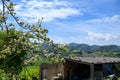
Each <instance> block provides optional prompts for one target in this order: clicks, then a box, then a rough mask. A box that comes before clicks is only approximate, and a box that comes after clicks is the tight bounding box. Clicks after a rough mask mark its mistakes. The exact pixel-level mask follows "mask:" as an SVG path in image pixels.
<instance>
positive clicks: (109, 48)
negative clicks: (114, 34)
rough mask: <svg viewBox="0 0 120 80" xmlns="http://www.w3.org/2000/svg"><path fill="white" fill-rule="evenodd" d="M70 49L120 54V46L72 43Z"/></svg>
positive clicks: (69, 45)
mask: <svg viewBox="0 0 120 80" xmlns="http://www.w3.org/2000/svg"><path fill="white" fill-rule="evenodd" d="M68 48H69V49H71V50H83V51H88V52H96V51H97V52H98V51H99V52H120V46H118V45H103V46H100V45H88V44H78V43H70V44H68Z"/></svg>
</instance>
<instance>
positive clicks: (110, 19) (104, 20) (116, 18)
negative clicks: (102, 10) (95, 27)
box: [88, 15, 120, 23]
mask: <svg viewBox="0 0 120 80" xmlns="http://www.w3.org/2000/svg"><path fill="white" fill-rule="evenodd" d="M88 22H90V23H107V22H120V15H113V16H112V17H105V18H98V19H92V20H89V21H88Z"/></svg>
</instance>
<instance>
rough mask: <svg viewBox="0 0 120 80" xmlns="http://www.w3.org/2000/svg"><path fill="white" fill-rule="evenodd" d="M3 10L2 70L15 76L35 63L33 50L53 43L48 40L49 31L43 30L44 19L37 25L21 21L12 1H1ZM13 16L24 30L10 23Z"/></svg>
mask: <svg viewBox="0 0 120 80" xmlns="http://www.w3.org/2000/svg"><path fill="white" fill-rule="evenodd" d="M1 2H2V6H3V10H2V11H0V69H2V70H3V71H4V72H5V73H6V74H11V75H12V74H15V75H18V73H19V72H20V71H21V70H22V67H23V66H24V65H28V64H29V63H31V62H32V61H34V59H35V56H34V54H33V51H32V50H33V49H37V48H38V47H39V45H38V43H40V44H42V43H44V42H51V41H50V39H49V38H47V37H46V36H47V33H48V30H47V29H45V28H42V26H41V23H42V20H43V19H40V20H38V23H36V24H29V23H25V22H23V21H20V20H19V19H18V17H17V16H16V13H15V10H14V6H15V5H16V4H13V3H12V2H11V1H10V0H1ZM10 15H11V16H12V17H13V18H14V19H15V21H16V22H17V24H18V25H19V26H20V27H21V28H22V29H23V30H16V27H17V26H16V25H14V23H15V22H10V20H9V16H10Z"/></svg>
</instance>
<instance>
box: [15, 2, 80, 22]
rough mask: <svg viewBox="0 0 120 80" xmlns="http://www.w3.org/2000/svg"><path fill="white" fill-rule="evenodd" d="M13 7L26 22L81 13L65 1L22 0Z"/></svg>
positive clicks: (50, 19) (62, 17)
mask: <svg viewBox="0 0 120 80" xmlns="http://www.w3.org/2000/svg"><path fill="white" fill-rule="evenodd" d="M18 4H19V5H17V6H16V7H15V10H16V11H17V15H18V16H19V17H21V19H23V20H25V21H27V22H36V21H37V20H38V19H40V18H42V17H43V18H44V21H53V20H55V19H65V18H67V17H69V16H74V15H82V13H80V12H79V11H78V10H77V9H74V8H70V7H69V3H68V2H66V1H59V0H53V1H44V0H31V1H28V2H27V0H22V2H21V3H18Z"/></svg>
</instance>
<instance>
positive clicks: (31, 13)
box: [11, 0, 120, 45]
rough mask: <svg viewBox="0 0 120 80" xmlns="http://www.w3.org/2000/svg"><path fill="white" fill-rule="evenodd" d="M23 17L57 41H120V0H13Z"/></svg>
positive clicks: (119, 43)
mask: <svg viewBox="0 0 120 80" xmlns="http://www.w3.org/2000/svg"><path fill="white" fill-rule="evenodd" d="M11 1H13V2H15V3H16V4H17V6H16V7H15V9H16V12H17V15H18V16H19V17H20V19H21V20H24V21H26V22H30V23H36V22H37V20H38V19H40V18H42V17H44V21H43V24H42V25H43V27H45V28H47V29H48V30H49V33H48V37H50V38H51V39H52V40H53V41H54V42H55V43H71V42H75V43H80V44H90V45H110V44H115V45H120V0H19V1H17V0H11Z"/></svg>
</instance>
